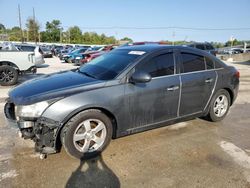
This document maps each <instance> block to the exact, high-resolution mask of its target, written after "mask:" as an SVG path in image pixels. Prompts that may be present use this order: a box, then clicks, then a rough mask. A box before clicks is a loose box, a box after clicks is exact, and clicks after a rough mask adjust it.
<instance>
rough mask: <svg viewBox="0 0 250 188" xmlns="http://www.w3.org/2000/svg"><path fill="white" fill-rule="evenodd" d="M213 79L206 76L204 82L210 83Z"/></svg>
mask: <svg viewBox="0 0 250 188" xmlns="http://www.w3.org/2000/svg"><path fill="white" fill-rule="evenodd" d="M212 81H213V78H208V79H206V80H205V82H206V83H211V82H212Z"/></svg>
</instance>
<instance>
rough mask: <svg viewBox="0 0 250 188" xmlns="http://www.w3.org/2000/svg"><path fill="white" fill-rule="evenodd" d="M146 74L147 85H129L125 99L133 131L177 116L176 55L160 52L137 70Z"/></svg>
mask: <svg viewBox="0 0 250 188" xmlns="http://www.w3.org/2000/svg"><path fill="white" fill-rule="evenodd" d="M135 71H143V72H147V73H149V74H150V75H151V76H152V80H151V81H150V82H147V83H135V84H132V83H127V84H126V86H125V98H126V102H127V105H128V112H127V114H128V117H127V118H126V119H127V120H128V126H129V129H131V130H133V129H136V128H142V127H144V126H150V125H153V124H155V123H160V122H164V121H166V120H169V119H173V118H176V117H177V109H178V102H179V95H180V79H179V76H178V75H176V66H175V56H174V53H173V52H161V53H159V54H156V55H155V56H153V57H151V58H149V59H148V60H146V61H144V62H142V63H140V64H139V65H137V66H136V67H135Z"/></svg>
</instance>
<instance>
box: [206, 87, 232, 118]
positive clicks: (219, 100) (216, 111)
mask: <svg viewBox="0 0 250 188" xmlns="http://www.w3.org/2000/svg"><path fill="white" fill-rule="evenodd" d="M230 104H231V98H230V95H229V93H228V91H226V90H224V89H221V90H219V91H218V92H217V93H216V94H215V95H214V97H213V98H212V100H211V103H210V110H209V113H208V116H207V117H208V119H209V120H211V121H214V122H215V121H221V120H222V119H224V118H225V116H226V115H227V113H228V110H229V108H230Z"/></svg>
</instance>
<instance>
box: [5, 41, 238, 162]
mask: <svg viewBox="0 0 250 188" xmlns="http://www.w3.org/2000/svg"><path fill="white" fill-rule="evenodd" d="M238 88H239V72H238V71H237V70H236V69H235V68H234V67H232V66H228V65H226V64H224V63H223V62H222V61H220V60H219V59H217V58H216V57H215V56H213V55H211V54H209V53H206V52H204V51H202V50H197V49H195V48H189V47H183V46H166V45H139V46H127V47H121V48H118V49H115V50H112V51H111V52H109V53H106V54H103V55H102V56H99V57H98V58H96V59H94V60H92V61H90V62H89V63H87V64H85V65H83V66H81V67H80V68H79V69H76V70H71V71H66V72H60V73H54V74H51V75H45V76H42V77H39V78H38V79H35V80H31V81H28V82H26V83H23V84H21V85H19V86H17V87H16V88H14V89H13V90H12V91H10V92H9V98H8V102H7V103H6V105H5V110H4V111H5V116H6V118H7V120H8V122H10V123H12V124H14V125H16V126H18V127H19V129H20V131H21V134H22V136H23V137H24V138H30V139H32V140H34V142H35V143H36V144H35V148H36V151H39V152H41V153H43V154H49V153H56V152H59V151H60V147H61V145H63V146H64V148H65V150H66V151H67V153H68V154H70V155H71V156H74V157H76V158H81V159H83V158H89V157H93V156H95V155H97V154H99V153H100V152H102V151H103V150H104V149H105V148H106V146H107V145H108V144H109V142H110V140H111V139H112V138H119V137H121V136H125V135H130V134H134V133H137V132H141V131H146V130H150V129H153V128H158V127H161V126H166V125H168V124H172V123H175V122H180V121H184V120H188V119H192V118H196V117H205V118H206V119H208V120H211V121H220V120H222V119H224V118H225V116H226V114H227V113H228V111H229V108H230V106H231V105H232V104H233V102H234V101H235V99H236V97H237V93H238ZM159 152H161V151H159Z"/></svg>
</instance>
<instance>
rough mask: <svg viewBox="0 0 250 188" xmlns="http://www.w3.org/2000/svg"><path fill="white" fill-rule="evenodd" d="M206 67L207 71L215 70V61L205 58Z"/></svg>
mask: <svg viewBox="0 0 250 188" xmlns="http://www.w3.org/2000/svg"><path fill="white" fill-rule="evenodd" d="M205 62H206V67H207V69H208V70H209V69H214V61H213V60H212V59H210V58H208V57H205Z"/></svg>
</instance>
